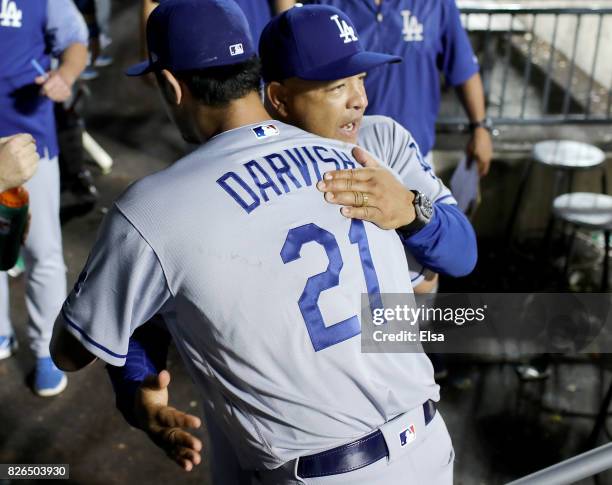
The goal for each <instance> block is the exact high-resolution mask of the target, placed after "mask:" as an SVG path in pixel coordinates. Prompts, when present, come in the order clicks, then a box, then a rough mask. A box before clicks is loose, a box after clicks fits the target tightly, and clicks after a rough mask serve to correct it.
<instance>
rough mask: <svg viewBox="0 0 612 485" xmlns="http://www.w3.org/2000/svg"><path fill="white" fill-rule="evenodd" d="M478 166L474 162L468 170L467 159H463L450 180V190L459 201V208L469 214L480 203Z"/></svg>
mask: <svg viewBox="0 0 612 485" xmlns="http://www.w3.org/2000/svg"><path fill="white" fill-rule="evenodd" d="M479 181H480V177H479V176H478V164H477V163H476V162H475V161H473V162H472V166H471V167H469V168H468V166H467V160H466V158H465V157H463V158H462V159H461V161H460V162H459V164H458V165H457V168H456V169H455V172H454V173H453V176H452V177H451V180H450V189H451V192H452V193H453V196H454V197H455V199H456V200H457V207H459V209H461V210H462V211H463V212H468V211H469V210H471V208H472V207H474V206H475V204H476V203H477V202H478V184H479Z"/></svg>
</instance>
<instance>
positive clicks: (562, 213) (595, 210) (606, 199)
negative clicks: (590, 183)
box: [553, 192, 612, 231]
mask: <svg viewBox="0 0 612 485" xmlns="http://www.w3.org/2000/svg"><path fill="white" fill-rule="evenodd" d="M553 211H554V213H555V215H556V216H557V217H558V218H560V219H563V220H564V221H567V222H570V223H572V224H576V225H577V226H582V227H586V228H589V229H594V230H600V231H606V230H608V231H609V230H612V196H610V195H603V194H593V193H589V192H573V193H571V194H563V195H560V196H558V197H556V198H555V200H554V201H553Z"/></svg>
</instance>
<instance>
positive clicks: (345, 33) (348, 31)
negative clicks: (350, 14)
mask: <svg viewBox="0 0 612 485" xmlns="http://www.w3.org/2000/svg"><path fill="white" fill-rule="evenodd" d="M330 19H331V20H333V21H334V22H336V25H337V26H338V30H340V38H341V39H342V40H344V43H345V44H348V43H349V42H356V41H357V36H356V35H355V31H354V30H353V27H351V26H350V25H349V24H347V23H346V21H345V20H343V21H342V22H340V19H339V18H338V15H337V14H336V15H332V16H331V17H330Z"/></svg>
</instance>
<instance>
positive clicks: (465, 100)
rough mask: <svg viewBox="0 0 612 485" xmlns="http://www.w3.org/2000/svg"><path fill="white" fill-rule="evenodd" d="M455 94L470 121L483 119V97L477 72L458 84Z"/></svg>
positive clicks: (484, 112)
mask: <svg viewBox="0 0 612 485" xmlns="http://www.w3.org/2000/svg"><path fill="white" fill-rule="evenodd" d="M457 95H458V96H459V99H460V101H461V104H462V105H463V109H464V110H465V114H466V115H467V117H468V118H469V120H470V121H472V122H477V121H481V120H482V119H484V117H485V116H486V109H485V98H484V89H483V87H482V80H481V79H480V74H479V73H476V74H474V75H473V76H472V77H471V78H469V79H468V80H467V81H466V82H464V83H463V84H461V85H460V86H458V87H457Z"/></svg>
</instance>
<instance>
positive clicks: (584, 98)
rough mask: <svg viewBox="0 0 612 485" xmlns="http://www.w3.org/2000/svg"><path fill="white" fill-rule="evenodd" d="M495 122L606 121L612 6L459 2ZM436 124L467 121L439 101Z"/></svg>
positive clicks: (611, 110) (611, 107)
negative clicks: (534, 5) (565, 6)
mask: <svg viewBox="0 0 612 485" xmlns="http://www.w3.org/2000/svg"><path fill="white" fill-rule="evenodd" d="M460 10H461V17H462V21H463V25H464V27H465V28H466V30H467V31H468V33H469V35H470V39H471V41H472V45H473V46H474V49H475V52H476V55H477V57H478V59H479V62H480V64H481V75H482V78H483V84H484V88H485V96H486V103H487V115H488V116H489V117H490V118H492V119H493V121H494V123H495V124H496V126H503V125H554V124H606V123H611V122H612V63H610V62H609V61H607V59H609V57H610V55H611V54H610V46H612V8H532V7H518V6H516V5H505V6H504V5H498V6H495V8H491V7H489V6H467V5H466V4H465V3H464V4H460ZM444 99H445V98H444V97H443V107H442V110H441V112H440V116H439V118H438V128H439V129H440V131H448V130H449V129H450V130H451V131H455V130H457V129H459V130H462V129H465V127H466V124H467V120H466V118H465V115H464V114H463V112H462V110H461V107H460V105H459V103H457V102H456V101H455V102H451V101H450V98H449V102H446V103H445V102H444Z"/></svg>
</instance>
